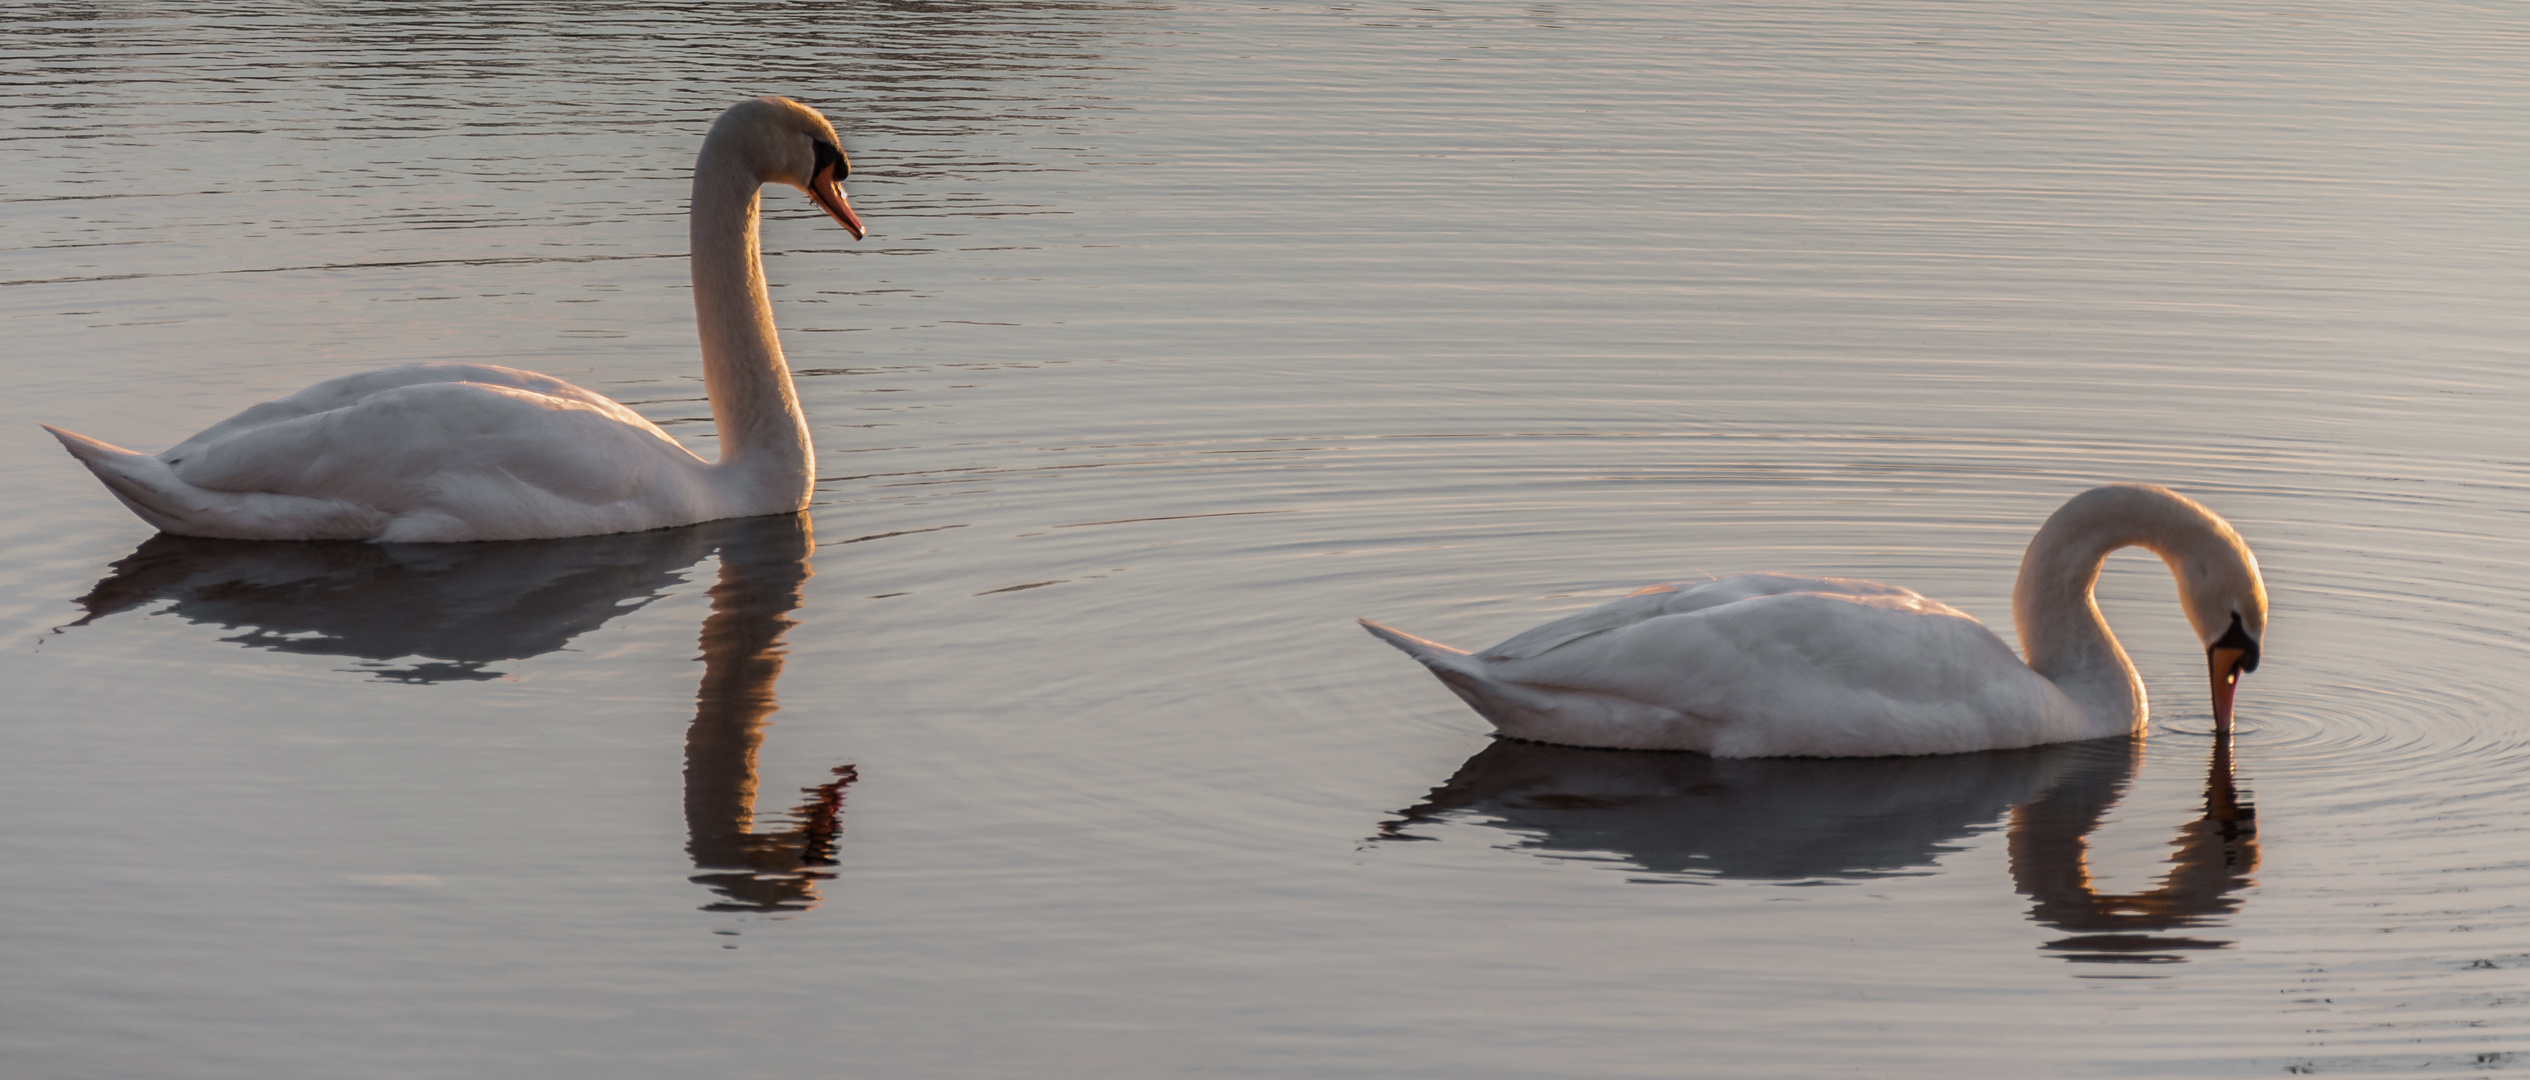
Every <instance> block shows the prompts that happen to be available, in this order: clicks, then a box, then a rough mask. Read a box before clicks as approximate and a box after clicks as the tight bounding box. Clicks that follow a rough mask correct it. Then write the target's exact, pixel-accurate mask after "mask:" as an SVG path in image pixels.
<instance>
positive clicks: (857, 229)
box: [808, 161, 870, 240]
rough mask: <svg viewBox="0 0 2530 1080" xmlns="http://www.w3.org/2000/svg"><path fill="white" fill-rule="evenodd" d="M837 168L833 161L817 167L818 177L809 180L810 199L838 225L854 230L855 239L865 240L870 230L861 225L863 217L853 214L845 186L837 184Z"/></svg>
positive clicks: (853, 236)
mask: <svg viewBox="0 0 2530 1080" xmlns="http://www.w3.org/2000/svg"><path fill="white" fill-rule="evenodd" d="M837 167H838V166H837V163H836V162H832V161H829V162H826V163H825V164H823V165H820V166H818V167H817V175H815V176H812V177H810V178H809V179H808V197H809V198H811V199H815V200H817V206H818V207H819V208H820V209H823V210H824V211H825V212H826V216H827V217H830V218H833V219H835V223H836V224H838V225H841V226H843V227H844V228H846V229H850V230H852V238H853V239H855V240H860V239H863V238H865V237H867V236H869V235H870V230H869V228H868V227H867V226H864V225H862V224H861V215H859V214H855V213H853V212H852V200H850V199H848V198H846V197H845V196H844V194H843V185H842V184H840V183H838V182H836V180H835V172H836V169H837Z"/></svg>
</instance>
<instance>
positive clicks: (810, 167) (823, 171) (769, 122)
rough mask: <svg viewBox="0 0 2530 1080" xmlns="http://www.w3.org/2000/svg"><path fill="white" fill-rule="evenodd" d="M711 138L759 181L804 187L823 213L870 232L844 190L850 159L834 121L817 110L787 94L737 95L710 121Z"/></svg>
mask: <svg viewBox="0 0 2530 1080" xmlns="http://www.w3.org/2000/svg"><path fill="white" fill-rule="evenodd" d="M714 144H719V146H720V147H721V148H723V149H725V150H728V151H733V152H735V153H736V154H738V155H740V157H739V160H741V161H745V162H747V163H749V164H750V165H752V166H753V167H754V170H755V177H756V180H757V181H758V182H760V183H767V184H773V183H782V184H789V185H790V186H792V187H795V188H798V189H800V190H801V191H802V192H805V193H806V194H807V195H808V197H809V198H810V199H812V200H814V201H815V202H816V203H817V205H818V207H819V208H821V209H823V210H825V212H826V216H828V217H831V218H833V219H835V222H836V223H837V224H839V225H842V226H843V227H844V228H846V229H849V230H851V231H852V238H853V239H855V240H859V239H862V238H863V237H866V236H868V235H869V234H870V230H869V229H868V228H866V227H864V226H863V225H862V224H861V215H859V214H856V213H853V212H852V203H851V200H849V199H847V198H845V196H844V194H843V179H844V178H845V177H847V176H850V175H852V159H851V158H849V157H846V156H845V155H844V152H843V140H841V139H839V138H836V137H835V126H834V125H833V124H829V123H827V122H826V118H825V117H823V116H821V115H818V112H817V110H815V109H812V108H809V107H808V106H806V105H802V104H800V103H799V102H796V101H793V100H791V99H789V98H786V97H760V98H752V99H749V100H746V101H741V102H739V103H737V104H735V105H732V106H730V107H729V109H728V111H726V112H723V113H721V114H720V119H719V120H716V121H713V123H712V131H711V135H710V136H709V137H708V138H707V139H706V140H705V145H706V146H712V145H714Z"/></svg>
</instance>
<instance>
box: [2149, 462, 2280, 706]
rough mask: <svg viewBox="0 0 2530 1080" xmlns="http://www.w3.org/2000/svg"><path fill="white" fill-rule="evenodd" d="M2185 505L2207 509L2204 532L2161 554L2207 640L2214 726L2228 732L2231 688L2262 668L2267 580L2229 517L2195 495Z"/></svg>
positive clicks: (2199, 636) (2199, 634) (2199, 632)
mask: <svg viewBox="0 0 2530 1080" xmlns="http://www.w3.org/2000/svg"><path fill="white" fill-rule="evenodd" d="M2175 497H2178V498H2182V499H2184V498H2185V497H2184V496H2175ZM2187 505H2189V506H2190V507H2192V508H2194V509H2195V510H2197V511H2198V512H2200V513H2202V514H2203V515H2204V519H2205V525H2206V526H2208V528H2207V529H2206V530H2205V535H2204V536H2203V537H2202V539H2200V540H2198V541H2197V542H2195V543H2190V544H2185V545H2181V546H2178V547H2177V549H2176V550H2173V551H2171V552H2169V553H2167V554H2165V555H2164V556H2163V557H2164V558H2165V559H2168V560H2169V561H2170V563H2171V564H2172V568H2173V569H2175V570H2176V571H2177V572H2178V576H2179V581H2180V583H2181V585H2182V588H2181V589H2180V590H2179V591H2180V593H2181V597H2180V599H2181V601H2182V602H2183V603H2184V604H2185V605H2186V606H2187V621H2188V624H2189V625H2191V626H2194V627H2195V628H2196V638H2197V640H2199V641H2202V642H2204V643H2205V667H2206V671H2207V673H2208V674H2209V675H2211V676H2212V677H2213V682H2214V730H2216V731H2220V732H2229V731H2230V730H2231V699H2232V694H2233V693H2234V692H2236V691H2237V690H2239V688H2240V677H2241V676H2242V675H2245V674H2247V673H2249V672H2252V671H2256V670H2258V653H2259V651H2260V647H2261V644H2262V643H2263V642H2265V641H2266V581H2265V579H2264V578H2261V577H2259V576H2258V557H2257V556H2256V555H2254V554H2251V553H2250V551H2249V544H2248V542H2247V541H2244V540H2242V539H2241V538H2240V533H2239V532H2237V531H2235V530H2234V529H2233V528H2232V527H2231V523H2230V522H2228V521H2224V520H2223V519H2222V518H2221V517H2219V516H2217V515H2216V514H2215V513H2214V512H2213V511H2211V510H2207V509H2205V508H2204V507H2203V506H2200V505H2198V504H2196V503H2195V502H2194V501H2193V500H2188V503H2187ZM2173 556H2175V557H2173Z"/></svg>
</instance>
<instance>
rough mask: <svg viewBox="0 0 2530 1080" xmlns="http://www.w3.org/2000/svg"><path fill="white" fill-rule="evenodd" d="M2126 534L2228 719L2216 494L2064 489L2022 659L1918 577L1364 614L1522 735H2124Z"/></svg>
mask: <svg viewBox="0 0 2530 1080" xmlns="http://www.w3.org/2000/svg"><path fill="white" fill-rule="evenodd" d="M2128 546H2142V547H2146V548H2150V549H2152V550H2153V551H2155V552H2156V553H2158V554H2160V555H2161V556H2162V558H2163V559H2164V561H2166V562H2168V563H2169V564H2170V567H2171V570H2172V573H2173V574H2175V575H2176V576H2177V578H2178V580H2179V586H2180V593H2181V600H2182V603H2183V605H2184V606H2185V607H2186V608H2187V611H2188V616H2189V620H2190V622H2191V623H2193V624H2194V625H2195V627H2196V629H2197V632H2198V634H2199V635H2200V637H2201V638H2202V639H2203V640H2204V641H2205V642H2206V646H2207V663H2208V665H2209V670H2210V671H2211V673H2212V678H2213V683H2214V697H2215V716H2216V721H2217V724H2218V725H2220V726H2223V727H2225V728H2227V727H2228V725H2229V723H2230V719H2231V691H2232V688H2233V687H2234V686H2235V685H2236V682H2237V680H2238V676H2239V674H2240V673H2241V672H2243V671H2247V670H2251V669H2254V668H2255V667H2256V666H2257V659H2258V649H2259V642H2260V640H2261V639H2262V637H2263V635H2264V634H2265V630H2266V589H2265V584H2264V582H2263V581H2262V580H2261V579H2260V577H2259V575H2258V569H2257V559H2256V557H2255V556H2254V555H2252V554H2251V553H2250V551H2249V548H2248V545H2247V544H2245V543H2243V542H2242V541H2241V539H2240V536H2239V534H2238V533H2237V532H2234V531H2233V530H2232V528H2231V526H2230V525H2229V524H2228V523H2226V522H2224V521H2223V520H2222V519H2221V518H2220V517H2218V516H2216V515H2215V514H2214V513H2213V512H2212V511H2210V510H2207V509H2205V508H2204V507H2202V506H2200V505H2198V504H2196V503H2195V502H2193V501H2191V500H2189V499H2187V498H2186V497H2184V496H2181V495H2179V494H2177V493H2175V492H2172V491H2169V490H2167V489H2164V488H2157V487H2148V486H2143V485H2117V486H2111V487H2103V488H2096V489H2093V490H2091V491H2088V492H2084V493H2083V494H2081V495H2079V496H2076V497H2075V498H2074V499H2073V500H2072V501H2070V502H2067V503H2066V504H2065V506H2064V507H2063V508H2062V509H2060V510H2058V511H2057V512H2056V514H2055V515H2054V516H2053V517H2051V518H2049V519H2048V521H2047V524H2046V525H2045V526H2044V527H2043V528H2041V529H2040V530H2039V532H2038V535H2037V537H2036V538H2035V539H2033V540H2032V541H2031V542H2030V546H2029V551H2028V553H2027V555H2026V556H2025V557H2024V558H2023V560H2022V564H2021V577H2020V581H2019V583H2018V585H2017V587H2016V588H2015V589H2014V591H2013V616H2014V622H2015V623H2017V624H2018V627H2019V630H2020V634H2021V638H2022V643H2023V645H2024V646H2025V647H2026V648H2027V649H2028V653H2029V659H2028V662H2027V663H2023V662H2022V660H2021V659H2020V658H2019V657H2017V656H2014V655H2013V653H2012V650H2011V647H2010V646H2008V645H2005V644H2004V643H2003V641H2002V639H2000V638H1998V637H1996V636H1995V635H1994V633H1993V632H1992V631H1990V630H1987V629H1986V628H1985V626H1984V625H1983V624H1982V623H1979V622H1977V621H1976V620H1975V619H1974V618H1972V617H1970V616H1968V615H1967V614H1966V613H1964V612H1961V611H1959V610H1958V609H1956V608H1953V607H1950V606H1949V605H1946V604H1942V603H1940V602H1938V601H1934V600H1929V599H1926V598H1925V597H1923V596H1920V595H1917V594H1916V593H1914V592H1912V591H1910V590H1907V589H1901V588H1898V587H1895V586H1891V585H1881V584H1876V583H1873V582H1868V581H1856V580H1852V579H1848V578H1801V577H1789V576H1785V575H1781V574H1749V575H1744V576H1740V577H1733V578H1725V579H1722V580H1720V581H1714V582H1710V583H1707V584H1702V585H1697V586H1694V587H1691V588H1680V587H1677V586H1674V585H1655V586H1651V587H1649V588H1646V589H1643V590H1640V591H1638V592H1636V593H1634V594H1633V595H1630V596H1627V597H1625V598H1623V599H1620V600H1616V601H1613V602H1610V603H1607V604H1603V605H1601V606H1599V607H1596V608H1592V609H1591V610H1589V611H1585V612H1581V613H1580V614H1577V615H1573V616H1570V617H1567V618H1563V619H1558V620H1556V621H1554V622H1551V623H1547V624H1546V625H1544V626H1540V627H1537V628H1536V629H1533V630H1530V631H1528V632H1526V633H1523V634H1520V635H1518V636H1516V637H1513V638H1511V639H1510V640H1508V641H1505V642H1503V643H1502V644H1500V645H1496V646H1494V647H1493V648H1490V649H1486V650H1484V651H1482V652H1475V653H1469V652H1465V651H1463V650H1459V649H1453V648H1450V647H1449V646H1446V645H1442V644H1440V643H1438V642H1433V641H1426V640H1424V639H1422V638H1418V637H1415V636H1413V635H1410V634H1406V633H1402V632H1400V631H1397V630H1393V629H1390V628H1388V627H1385V626H1381V625H1379V624H1377V623H1374V622H1371V621H1370V620H1367V619H1364V620H1362V625H1363V626H1365V627H1367V628H1368V629H1369V630H1370V631H1371V633H1373V634H1375V635H1377V636H1378V637H1379V638H1381V639H1382V640H1384V641H1387V642H1388V643H1389V644H1392V645H1395V646H1396V647H1398V648H1399V649H1402V650H1404V651H1405V652H1406V654H1407V655H1409V656H1412V657H1414V658H1415V659H1416V660H1419V661H1421V662H1422V663H1423V664H1424V665H1425V666H1426V667H1429V668H1430V669H1431V670H1432V672H1433V673H1434V674H1435V675H1438V676H1440V679H1441V681H1442V682H1443V683H1444V684H1446V685H1447V686H1448V687H1449V688H1450V689H1451V690H1452V691H1453V692H1455V693H1457V694H1458V696H1459V697H1460V698H1462V699H1464V700H1465V701H1466V702H1467V703H1468V704H1469V705H1472V706H1474V707H1475V708H1476V710H1477V711H1478V712H1481V713H1483V714H1484V715H1485V716H1486V717H1487V718H1488V719H1490V720H1492V721H1493V723H1494V726H1495V727H1497V728H1499V729H1500V730H1501V731H1502V733H1503V734H1505V735H1509V736H1512V737H1514V738H1521V739H1530V740H1534V741H1538V742H1549V743H1561V744H1565V745H1572V746H1597V747H1613V748H1623V749H1644V750H1694V751H1700V752H1703V753H1708V754H1712V755H1715V756H1717V757H1872V756H1882V755H1895V754H1944V753H1958V752H1964V751H1971V750H1992V749H2001V748H2007V747H2016V746H2034V745H2038V744H2042V743H2053V742H2066V741H2071V740H2077V739H2095V738H2105V737H2108V736H2112V735H2123V734H2127V733H2129V732H2133V731H2137V730H2139V729H2140V728H2141V727H2142V725H2143V723H2144V721H2145V719H2146V717H2147V715H2148V709H2147V706H2146V703H2145V700H2144V693H2143V681H2142V678H2141V677H2140V676H2139V675H2138V674H2137V673H2136V671H2135V668H2134V664H2133V662H2132V661H2131V660H2129V659H2127V657H2126V653H2125V650H2124V649H2122V648H2120V647H2119V646H2118V644H2117V639H2116V637H2115V636H2114V635H2112V634H2110V633H2109V630H2108V624H2107V622H2106V620H2104V619H2102V618H2101V616H2100V612H2099V607H2098V605H2097V604H2096V603H2095V602H2094V601H2093V599H2092V596H2091V589H2092V585H2093V583H2094V582H2096V581H2097V580H2098V577H2099V567H2100V562H2101V561H2102V560H2103V559H2105V558H2106V557H2107V556H2108V553H2109V552H2111V551H2114V550H2116V549H2118V548H2121V547H2128Z"/></svg>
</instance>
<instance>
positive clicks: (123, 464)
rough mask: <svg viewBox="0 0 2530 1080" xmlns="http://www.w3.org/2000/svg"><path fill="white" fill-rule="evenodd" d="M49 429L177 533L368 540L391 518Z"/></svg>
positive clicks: (126, 500) (110, 485)
mask: <svg viewBox="0 0 2530 1080" xmlns="http://www.w3.org/2000/svg"><path fill="white" fill-rule="evenodd" d="M44 430H46V431H49V432H52V433H53V437H54V438H56V439H60V440H61V444H62V449H65V450H68V451H70V456H72V457H75V458H78V459H79V463H80V464H82V465H85V466H87V467H88V471H89V472H92V473H95V474H96V477H97V479H98V480H100V481H102V482H104V484H105V488H106V490H107V491H111V492H113V493H114V497H115V498H116V499H119V500H121V501H122V503H123V505H124V506H127V507H130V508H131V511H132V512H133V513H134V514H138V515H140V519H141V520H142V521H146V522H148V523H150V524H151V525H154V526H157V527H158V528H159V529H160V530H161V531H163V532H171V533H175V534H176V535H178V536H208V537H216V538H222V539H229V540H363V539H367V538H369V537H372V536H375V535H377V532H378V528H379V526H380V524H381V523H382V522H383V521H384V519H385V515H383V514H381V513H379V512H377V511H375V510H370V509H368V508H366V507H359V506H353V505H351V504H350V503H345V502H338V501H336V500H333V499H313V498H308V497H306V496H303V495H281V494H276V493H271V492H246V493H240V492H231V491H212V490H210V489H208V488H200V487H195V486H193V485H192V484H188V483H185V482H184V480H182V479H181V478H179V477H177V476H176V471H175V469H173V468H171V467H169V466H168V464H167V463H166V462H164V461H160V460H159V459H157V458H155V457H152V456H150V455H148V454H143V453H137V452H134V451H131V450H126V449H123V448H122V447H120V446H116V445H114V444H113V443H110V442H106V441H104V440H102V439H91V438H89V437H87V436H85V435H82V434H79V433H78V432H75V431H64V430H62V429H60V428H57V427H54V426H53V425H51V424H45V425H44Z"/></svg>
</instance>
